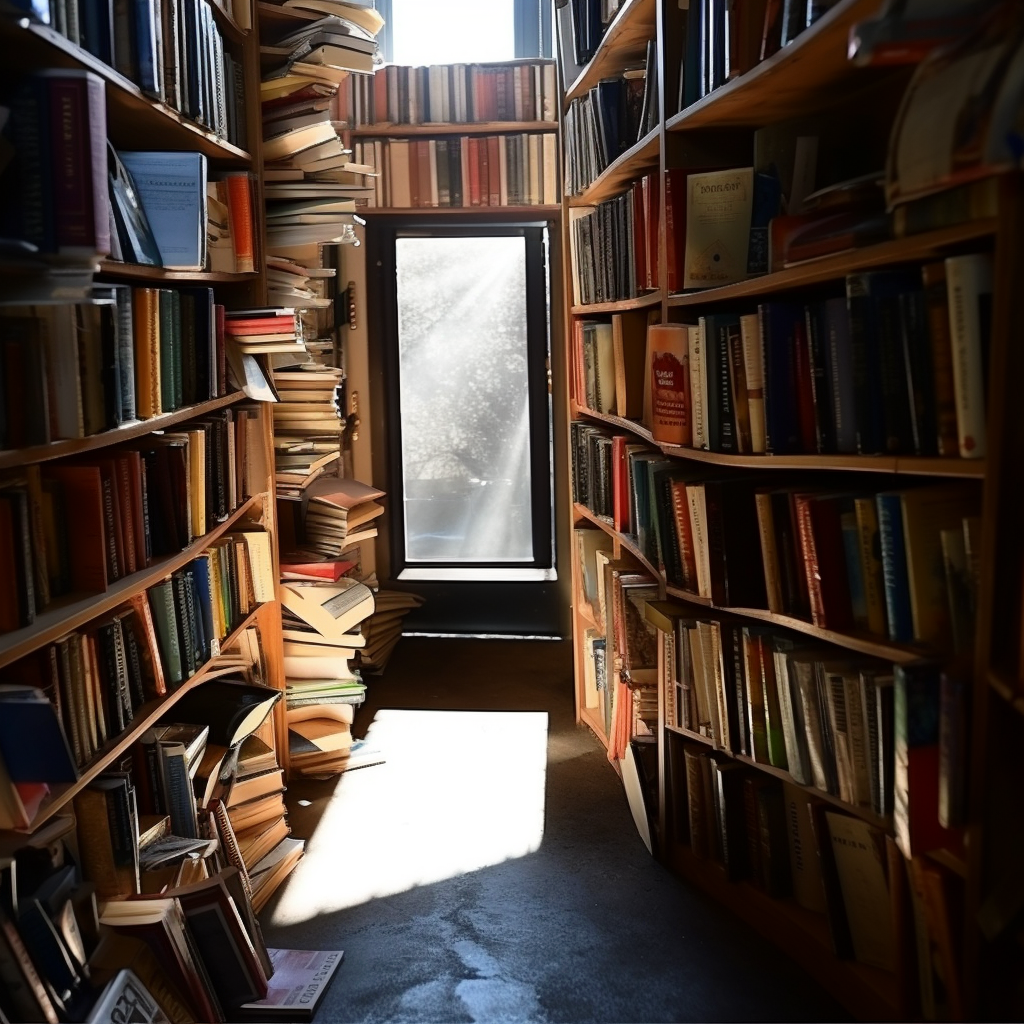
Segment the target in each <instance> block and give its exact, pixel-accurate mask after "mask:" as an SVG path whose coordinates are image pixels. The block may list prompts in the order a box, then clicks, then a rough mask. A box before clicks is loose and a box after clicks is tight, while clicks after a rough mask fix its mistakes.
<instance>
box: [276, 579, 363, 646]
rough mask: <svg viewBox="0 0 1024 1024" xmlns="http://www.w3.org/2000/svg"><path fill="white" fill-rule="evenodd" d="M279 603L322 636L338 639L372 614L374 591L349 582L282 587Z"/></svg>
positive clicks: (291, 583) (294, 583)
mask: <svg viewBox="0 0 1024 1024" xmlns="http://www.w3.org/2000/svg"><path fill="white" fill-rule="evenodd" d="M281 603H282V604H283V605H284V607H285V608H287V609H288V610H289V611H290V612H292V613H293V614H294V615H296V616H298V617H299V618H300V619H302V620H303V621H305V622H307V623H308V624H309V625H310V626H312V627H313V628H314V629H316V630H318V631H319V632H320V633H321V634H322V635H323V636H325V637H334V638H340V637H341V636H342V634H344V633H346V632H348V631H349V630H350V629H352V628H354V627H355V626H357V625H358V624H359V623H360V622H362V621H363V619H365V618H366V617H367V616H368V615H371V614H372V613H373V607H374V605H373V591H372V590H370V588H369V587H365V586H363V584H362V583H359V582H357V581H356V580H352V579H341V580H338V582H337V583H336V584H330V585H322V584H317V583H303V582H301V581H297V580H296V581H288V582H287V583H282V584H281Z"/></svg>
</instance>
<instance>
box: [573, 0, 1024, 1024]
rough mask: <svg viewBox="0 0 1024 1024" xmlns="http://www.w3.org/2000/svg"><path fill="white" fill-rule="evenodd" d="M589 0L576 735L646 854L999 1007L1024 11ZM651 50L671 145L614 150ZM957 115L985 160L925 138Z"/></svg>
mask: <svg viewBox="0 0 1024 1024" xmlns="http://www.w3.org/2000/svg"><path fill="white" fill-rule="evenodd" d="M584 6H585V5H576V4H573V3H572V2H571V0H570V3H569V4H568V5H567V7H568V9H566V8H563V9H561V10H560V12H559V20H558V24H559V30H560V33H561V39H560V53H561V55H562V78H563V82H564V85H565V92H564V95H563V116H564V118H565V120H564V123H565V125H566V131H567V138H566V140H565V149H566V152H567V154H569V166H568V168H567V170H568V172H569V174H568V177H567V180H566V187H565V193H566V199H565V201H564V203H565V212H566V217H565V218H564V221H565V227H564V232H565V244H567V245H568V246H569V249H570V255H571V259H569V260H566V261H565V264H566V268H567V272H566V282H565V285H566V291H567V292H568V293H570V294H572V296H573V305H572V307H571V308H570V310H569V311H568V313H567V319H566V331H565V337H566V347H565V364H564V365H565V371H566V372H565V379H566V383H567V398H568V405H569V409H570V419H571V424H570V431H569V450H570V456H571V462H572V472H573V491H572V505H571V509H570V511H569V514H570V515H571V519H572V525H573V528H574V545H573V581H574V582H573V587H574V593H575V595H576V600H575V602H574V616H575V629H574V636H575V640H574V649H575V659H576V660H575V665H576V681H577V708H578V715H579V718H580V719H581V720H582V721H584V722H586V723H587V724H588V725H589V726H590V728H591V729H592V730H593V731H594V733H595V734H596V735H597V736H598V737H599V738H600V739H601V740H602V742H603V743H604V744H605V745H606V746H607V748H608V751H609V758H610V759H611V760H612V761H613V762H614V763H615V764H616V765H617V766H618V767H619V768H620V770H621V771H622V774H623V778H624V782H626V789H627V794H630V795H631V801H632V802H633V804H634V816H635V817H636V818H637V821H638V824H641V831H645V832H647V831H649V833H650V836H651V838H652V846H653V849H654V851H655V853H656V854H657V856H659V857H660V858H661V859H663V860H664V861H665V862H666V863H668V864H670V865H671V866H673V867H674V868H675V869H676V870H677V871H679V872H680V873H681V874H683V875H684V876H686V877H688V878H691V879H694V880H696V881H698V882H699V883H700V884H701V885H702V886H704V887H705V888H706V889H708V890H709V891H710V892H711V893H712V894H713V895H715V897H716V898H718V899H720V900H722V901H723V902H725V903H726V904H727V905H729V906H731V907H733V908H734V909H735V910H736V911H737V912H738V913H740V914H741V915H742V916H743V917H745V918H746V919H747V920H748V921H750V922H751V923H752V924H753V925H754V926H755V927H757V928H758V929H759V930H761V931H762V932H763V933H764V934H766V935H767V936H769V937H771V938H773V939H774V940H776V941H778V942H779V943H780V945H782V946H783V947H784V948H785V949H787V950H788V951H789V952H790V953H792V954H793V955H794V956H795V957H796V958H797V959H799V960H800V961H801V962H802V963H804V965H805V966H806V967H808V969H810V970H811V971H812V973H814V974H815V976H816V977H817V978H818V979H819V980H820V981H821V982H822V983H823V984H825V985H826V986H827V987H828V988H829V989H830V990H831V991H833V992H834V993H835V994H836V995H837V997H839V998H840V999H842V1000H843V1001H844V1002H845V1003H846V1005H847V1006H848V1007H849V1008H850V1009H851V1011H852V1012H853V1013H855V1014H856V1015H858V1016H864V1017H878V1016H899V1017H907V1016H922V1017H925V1018H926V1019H939V1020H941V1019H961V1018H963V1017H965V1016H971V1015H972V1014H974V1013H983V1014H984V1013H987V1012H995V1013H997V1014H998V1013H1001V1012H1002V1013H1005V1012H1010V1013H1012V1012H1013V1011H1012V1010H1009V1009H1008V1008H1009V1007H1011V1006H1014V1005H1015V1004H1014V1003H1013V996H1012V993H1011V991H1010V989H1011V987H1012V986H1011V985H1010V984H1009V982H1008V978H1009V973H1012V972H1009V973H1007V972H1006V970H1005V968H1006V965H1008V964H1009V963H1010V958H1011V957H1012V954H1011V953H1010V952H1009V950H1010V947H1011V946H1012V945H1013V943H1014V941H1015V938H1014V936H1016V935H1018V933H1019V931H1018V926H1017V925H1016V924H1015V923H1014V922H1012V921H1010V920H1009V919H1008V918H1007V917H1006V916H1005V915H1001V914H1000V912H999V910H998V909H997V908H998V906H999V904H1000V900H1001V899H1004V898H1005V896H1006V893H1007V892H1008V890H1007V889H1006V888H1005V886H1006V885H1008V884H1009V882H1008V881H1007V879H1008V878H1009V875H1008V874H1007V873H1006V872H1005V871H1001V869H1000V868H999V865H1000V864H1009V863H1010V862H1011V861H1012V860H1013V858H1014V857H1015V856H1019V853H1020V850H1021V849H1022V846H1021V843H1020V840H1019V836H1017V835H1016V834H1015V833H1014V831H1013V830H1012V829H1007V828H1006V826H1005V816H1006V814H1007V813H1009V808H1010V806H1012V805H1013V803H1012V801H1013V800H1014V799H1015V798H1014V797H1012V796H1011V795H1010V794H1009V791H1008V790H1007V784H1008V782H1009V780H1010V779H1012V780H1014V784H1016V783H1018V782H1019V770H1018V769H1017V768H1015V767H1012V766H1011V765H1010V763H1009V759H1010V757H1011V755H1010V753H1009V752H1010V751H1011V750H1012V749H1014V745H1015V744H1016V743H1019V741H1020V740H1019V734H1020V720H1019V718H1018V717H1017V713H1016V711H1014V712H1013V713H1012V714H1011V713H1009V712H1008V711H1006V710H1005V708H1006V707H1008V706H1009V707H1014V708H1019V707H1021V706H1024V703H1022V702H1021V701H1020V700H1019V697H1018V694H1019V692H1020V690H1019V685H1020V684H1019V682H1018V680H1019V678H1020V672H1021V668H1020V666H1021V655H1020V650H1019V643H1018V642H1017V641H1016V639H1011V638H1016V637H1017V636H1019V630H1020V621H1021V608H1022V599H1021V596H1020V595H1021V592H1022V585H1021V579H1022V576H1024V571H1022V570H1024V551H1022V547H1021V544H1020V542H1019V538H1017V537H1016V533H1017V532H1018V531H1015V530H1014V529H1012V528H1011V527H1010V523H1011V522H1013V521H1015V520H1014V519H1013V516H1014V514H1015V509H1016V507H1017V505H1018V504H1019V500H1020V497H1021V496H1020V494H1019V485H1018V484H1017V483H1015V482H1014V483H1010V480H1011V479H1013V480H1015V479H1016V471H1015V470H1013V469H1011V466H1012V465H1014V460H1017V459H1019V456H1020V451H1019V445H1017V443H1016V437H1015V434H1014V432H1013V431H1012V428H1011V427H1010V424H1011V423H1012V413H1011V409H1010V406H1009V405H1008V400H1010V395H1011V394H1012V392H1011V391H1010V390H1009V389H1010V388H1011V387H1012V385H1011V384H1010V383H1009V380H1010V379H1013V374H1014V373H1016V372H1017V371H1018V370H1019V367H1018V366H1017V362H1018V361H1019V357H1018V356H1017V355H1016V346H1014V345H1013V343H1012V340H1011V339H1012V334H1011V328H1010V324H1011V323H1012V319H1011V318H1012V308H1013V306H1012V303H1013V286H1012V283H1011V282H1012V281H1013V280H1014V277H1013V275H1014V273H1016V272H1018V271H1019V268H1020V255H1019V248H1020V246H1019V243H1018V241H1017V237H1016V231H1017V225H1018V224H1019V221H1020V216H1021V212H1020V211H1021V203H1020V181H1019V176H1018V175H1017V173H1016V169H1017V166H1018V164H1019V150H1018V149H1016V148H1015V147H1016V141H1015V140H1016V137H1017V136H1016V130H1015V129H1014V128H1012V127H1010V126H1011V125H1012V124H1013V123H1015V119H1019V111H1020V109H1021V106H1022V94H1021V93H1022V90H1021V85H1020V81H1019V76H1018V75H1017V74H1016V73H1015V71H1014V70H1012V69H1014V68H1016V67H1018V66H1019V63H1020V46H1021V43H1020V40H1021V38H1022V36H1021V33H1022V31H1024V26H1022V23H1021V21H1020V15H1019V11H1018V10H1017V9H1016V8H1015V7H1014V6H1013V5H1005V6H1002V5H995V6H994V7H993V8H992V9H991V10H987V11H985V12H982V11H980V10H978V9H977V8H971V5H969V4H966V3H965V4H962V5H957V4H953V5H951V6H950V10H949V11H948V20H944V18H940V19H933V20H931V21H927V20H926V19H925V18H924V15H923V14H922V13H921V11H919V10H918V9H917V7H916V6H915V5H908V6H907V7H906V8H905V9H904V8H900V9H899V10H897V9H895V8H891V9H886V10H885V11H882V12H878V11H877V10H876V8H877V6H878V5H877V4H872V3H860V2H858V0H840V2H838V3H835V4H832V5H827V7H825V8H821V9H818V8H816V9H815V12H814V17H813V19H810V16H809V15H808V19H810V20H808V19H805V20H800V19H801V18H803V16H804V13H805V12H803V9H802V8H801V10H800V12H797V11H796V10H795V9H794V10H792V11H791V10H790V9H789V8H790V5H772V4H769V5H764V4H760V5H757V4H755V5H733V6H728V5H719V4H716V3H714V2H708V3H698V4H691V5H689V8H688V10H687V11H685V12H683V11H675V10H668V9H667V8H666V9H664V10H662V11H661V12H660V13H659V12H658V11H656V9H655V5H654V4H653V3H645V2H642V0H630V2H626V3H622V4H620V5H618V7H617V11H616V12H613V13H612V17H611V18H610V19H609V20H608V22H607V24H605V25H603V26H596V23H591V22H588V21H587V20H586V17H583V18H582V20H581V12H582V13H583V14H586V12H585V11H583V10H582V9H583V7H584ZM722 18H725V19H726V20H727V22H728V24H727V26H726V27H727V31H726V32H724V33H721V32H718V31H717V28H716V26H717V27H718V28H721V27H722ZM595 27H596V31H595ZM724 39H728V40H729V41H730V45H729V48H728V49H727V50H726V49H725V48H724V47H723V46H722V45H721V41H722V40H724ZM954 39H955V40H956V42H955V44H954V45H951V46H950V47H949V49H948V50H946V51H940V50H938V49H936V47H937V46H938V44H939V43H942V42H945V43H949V42H950V41H951V40H954ZM649 51H650V53H649ZM848 52H849V54H851V55H852V56H853V57H854V58H855V59H852V60H851V59H848ZM652 60H653V64H652ZM979 61H980V62H983V63H984V66H985V68H986V71H985V73H984V76H985V83H984V85H983V87H982V92H983V93H984V95H985V96H986V97H987V99H986V100H985V101H984V102H982V103H981V104H980V106H979V105H977V102H976V100H977V96H978V95H979V93H978V92H977V90H976V88H975V85H974V84H971V83H970V82H969V79H970V71H969V69H970V68H973V67H976V66H978V64H977V62H979ZM641 64H645V65H646V68H647V75H648V76H649V75H650V74H651V71H652V69H653V71H654V74H655V77H656V80H657V85H656V89H657V92H658V96H657V101H656V109H657V110H659V111H660V113H659V114H658V115H656V116H657V124H656V127H657V130H656V131H655V132H653V134H652V133H648V135H647V136H644V135H643V134H642V132H641V130H640V129H639V128H638V129H636V132H635V134H634V131H633V129H632V127H630V129H629V130H628V132H626V135H625V137H624V135H623V132H624V129H623V125H624V124H630V125H631V124H632V120H635V117H633V114H634V113H635V112H634V111H633V110H632V107H631V106H630V104H631V103H634V102H635V101H636V94H637V93H639V92H640V90H639V87H638V86H636V85H634V84H632V83H633V82H634V79H632V78H631V77H630V76H631V75H633V74H634V73H635V69H637V68H638V67H639V66H640V65H641ZM940 95H941V96H942V97H944V98H943V100H942V101H941V102H942V104H945V106H944V107H943V109H947V108H948V109H949V111H950V114H949V116H948V117H940V116H939V115H937V114H935V110H937V109H938V107H937V106H936V104H937V103H938V102H939V100H938V97H939V96H940ZM616 104H618V106H616ZM968 108H970V109H971V110H972V117H973V118H974V123H975V124H976V128H977V130H976V132H975V135H974V138H975V139H976V142H977V144H976V145H973V146H971V147H970V148H969V149H967V148H964V147H962V146H960V145H959V143H958V141H957V140H955V139H954V138H953V135H952V134H951V133H950V132H945V131H943V130H939V129H940V126H947V127H948V126H951V125H953V124H954V123H962V116H961V115H960V114H959V113H957V112H958V111H960V110H966V109H968ZM631 118H632V120H631ZM711 129H728V131H724V130H718V131H710V130H711ZM638 605H639V607H640V609H641V614H640V617H639V618H640V621H639V622H638V621H637V620H638V616H637V614H636V609H637V607H638ZM652 679H653V680H654V683H655V689H654V691H653V692H654V693H656V695H657V702H656V706H655V703H654V702H653V700H652V691H651V690H650V689H649V687H650V686H651V685H652V683H651V681H652ZM1014 701H1016V704H1015V703H1014ZM638 744H639V746H638ZM652 746H653V747H654V748H655V749H656V752H657V757H656V764H657V770H656V771H655V772H654V773H653V778H646V779H645V777H644V773H643V772H642V771H640V770H639V769H640V762H641V760H642V756H641V750H643V751H644V753H650V749H651V747H652ZM638 777H639V782H640V784H639V785H637V784H636V779H637V778H638ZM997 779H1001V780H1002V781H1000V782H998V784H997V783H996V781H995V780H997ZM983 843H984V850H986V851H988V852H986V853H982V849H983V847H982V844H983ZM978 915H980V916H978ZM960 921H970V922H976V925H975V924H971V925H968V926H967V927H966V930H965V931H964V932H961V931H960V930H959V924H958V922H960ZM994 1007H999V1008H1000V1009H998V1010H996V1009H993V1008H994Z"/></svg>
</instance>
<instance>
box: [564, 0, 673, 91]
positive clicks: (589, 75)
mask: <svg viewBox="0 0 1024 1024" xmlns="http://www.w3.org/2000/svg"><path fill="white" fill-rule="evenodd" d="M656 14H657V4H656V3H655V0H626V2H625V3H624V4H623V5H622V6H621V7H620V8H619V12H618V14H616V15H615V17H614V19H613V20H612V23H611V24H610V25H609V26H608V28H607V30H606V31H605V34H604V36H603V38H602V39H601V43H600V45H599V46H598V48H597V52H596V53H595V54H594V56H593V57H591V59H590V61H589V63H588V64H587V66H586V67H585V68H583V70H582V71H581V72H580V73H579V76H578V77H577V78H576V81H575V82H573V83H572V85H568V84H567V86H566V90H565V96H564V97H563V100H564V102H565V104H566V105H568V104H569V101H570V100H573V99H575V98H576V97H577V96H582V95H583V94H584V93H585V92H586V91H587V90H588V89H589V88H590V87H591V86H593V85H596V84H597V83H598V82H599V81H600V80H601V79H602V78H606V77H607V76H608V75H611V74H614V73H615V72H617V71H621V70H622V69H623V68H624V67H625V65H626V64H627V63H628V62H629V61H632V60H642V59H643V57H644V55H645V54H646V52H647V40H648V39H653V38H654V34H655V16H656Z"/></svg>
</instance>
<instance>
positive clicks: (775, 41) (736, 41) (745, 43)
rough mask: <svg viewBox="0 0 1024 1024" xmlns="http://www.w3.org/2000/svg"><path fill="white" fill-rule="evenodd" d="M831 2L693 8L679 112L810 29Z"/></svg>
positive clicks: (716, 3) (708, 1) (716, 0)
mask: <svg viewBox="0 0 1024 1024" xmlns="http://www.w3.org/2000/svg"><path fill="white" fill-rule="evenodd" d="M829 6H830V5H829V4H803V3H796V2H793V0H785V2H782V3H767V2H765V0H759V2H757V3H752V4H744V5H742V6H739V7H733V6H730V5H728V4H725V3H723V2H722V0H699V2H698V3H695V4H693V5H691V6H690V7H689V9H688V11H687V14H686V20H685V23H684V26H683V31H684V38H683V42H682V44H681V49H682V60H681V61H680V71H679V109H680V110H685V109H686V107H688V106H690V104H692V103H696V101H697V100H699V99H701V98H702V97H704V96H706V95H708V94H709V93H711V92H714V90H715V89H718V88H720V87H721V86H723V85H725V83H726V82H729V81H732V80H733V79H734V78H737V77H739V76H740V75H743V74H745V73H746V72H748V71H750V70H751V69H752V68H754V67H756V66H757V64H759V63H760V62H761V61H763V60H766V59H767V58H768V57H770V56H772V54H774V53H776V52H777V51H778V50H779V49H781V48H782V47H783V46H786V45H788V44H789V43H791V42H793V40H794V39H796V38H797V36H798V35H799V34H800V33H801V32H803V31H805V30H806V29H807V28H809V27H810V26H811V25H812V24H813V23H814V22H815V21H816V20H817V19H818V18H819V17H821V15H822V14H824V13H825V11H827V10H828V8H829Z"/></svg>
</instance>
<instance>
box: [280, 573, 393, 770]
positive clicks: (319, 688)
mask: <svg viewBox="0 0 1024 1024" xmlns="http://www.w3.org/2000/svg"><path fill="white" fill-rule="evenodd" d="M303 575H305V578H298V577H301V576H303ZM313 577H314V573H312V572H310V573H306V574H303V573H301V572H295V571H294V569H293V571H292V572H291V573H290V575H289V578H286V579H284V580H282V584H281V602H282V614H283V619H284V670H285V678H286V680H287V685H286V702H287V718H288V742H289V756H290V764H291V767H292V770H293V771H295V772H297V773H299V774H302V775H310V776H317V777H324V776H327V775H333V774H337V773H338V772H341V771H344V769H345V765H346V761H347V759H348V754H349V749H350V747H351V746H352V732H351V726H352V721H353V715H354V710H355V708H356V707H357V706H358V705H359V704H362V703H363V700H364V699H365V692H366V686H365V684H364V683H363V681H362V678H361V677H360V675H359V673H358V672H357V671H355V670H354V669H353V668H352V666H351V662H352V660H353V659H354V658H355V655H356V652H357V651H358V650H359V649H360V648H362V647H363V646H364V645H365V643H366V638H365V637H364V636H363V634H362V632H361V629H360V626H361V624H362V623H363V621H364V620H365V619H366V618H367V617H368V616H370V615H371V614H372V613H373V611H374V594H373V591H372V590H371V589H370V588H369V587H368V586H366V585H364V584H362V583H360V582H358V581H357V580H354V579H350V578H348V577H344V576H340V577H338V578H336V579H335V580H334V581H331V580H328V579H324V578H313Z"/></svg>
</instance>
